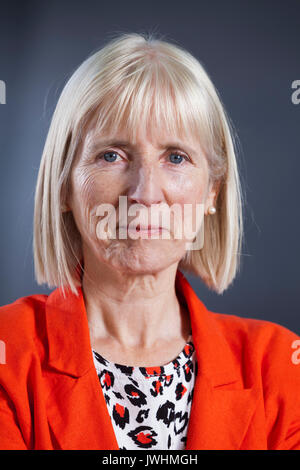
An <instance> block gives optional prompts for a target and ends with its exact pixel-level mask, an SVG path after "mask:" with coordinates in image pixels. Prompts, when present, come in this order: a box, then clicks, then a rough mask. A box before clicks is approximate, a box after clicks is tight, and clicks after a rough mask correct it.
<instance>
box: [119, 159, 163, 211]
mask: <svg viewBox="0 0 300 470" xmlns="http://www.w3.org/2000/svg"><path fill="white" fill-rule="evenodd" d="M127 198H128V201H129V202H130V203H131V204H135V203H138V204H143V205H145V206H151V204H160V203H161V202H163V200H164V198H163V190H162V187H161V182H160V178H159V176H158V175H157V174H156V173H155V169H154V168H153V167H151V166H150V165H147V166H146V165H145V166H144V165H143V166H142V165H141V166H140V167H139V168H137V169H136V170H135V172H134V174H133V175H132V178H131V183H130V188H129V191H128V194H127Z"/></svg>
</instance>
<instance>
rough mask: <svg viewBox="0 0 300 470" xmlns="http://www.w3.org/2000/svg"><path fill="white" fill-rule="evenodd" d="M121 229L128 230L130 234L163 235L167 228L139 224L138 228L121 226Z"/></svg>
mask: <svg viewBox="0 0 300 470" xmlns="http://www.w3.org/2000/svg"><path fill="white" fill-rule="evenodd" d="M119 228H122V229H126V230H127V231H128V232H139V233H161V232H163V231H164V230H166V229H165V228H163V227H161V226H158V225H141V224H138V225H137V226H136V227H130V226H129V225H127V226H120V227H119Z"/></svg>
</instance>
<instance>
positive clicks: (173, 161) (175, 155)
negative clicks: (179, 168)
mask: <svg viewBox="0 0 300 470" xmlns="http://www.w3.org/2000/svg"><path fill="white" fill-rule="evenodd" d="M172 157H175V158H172ZM178 157H179V158H178ZM183 159H184V156H183V155H180V153H171V154H170V160H171V162H172V163H176V164H178V163H181V162H182V160H183Z"/></svg>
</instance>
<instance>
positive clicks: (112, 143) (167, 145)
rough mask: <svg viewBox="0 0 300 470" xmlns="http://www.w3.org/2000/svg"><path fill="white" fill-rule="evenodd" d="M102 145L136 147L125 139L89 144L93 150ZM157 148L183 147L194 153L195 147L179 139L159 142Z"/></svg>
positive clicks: (104, 140) (105, 140) (98, 141)
mask: <svg viewBox="0 0 300 470" xmlns="http://www.w3.org/2000/svg"><path fill="white" fill-rule="evenodd" d="M102 146H111V147H124V148H128V149H134V148H135V147H136V146H135V145H134V144H132V143H131V142H128V141H126V140H116V139H103V140H97V141H96V142H94V143H93V144H92V145H91V149H92V151H95V150H97V149H98V148H99V147H102ZM158 148H159V149H176V148H181V149H184V148H185V149H186V150H187V151H188V152H189V153H196V150H195V149H193V148H192V147H189V146H188V145H186V144H185V143H184V142H179V141H177V142H176V141H173V142H166V143H164V144H161V145H160V146H159V147H158Z"/></svg>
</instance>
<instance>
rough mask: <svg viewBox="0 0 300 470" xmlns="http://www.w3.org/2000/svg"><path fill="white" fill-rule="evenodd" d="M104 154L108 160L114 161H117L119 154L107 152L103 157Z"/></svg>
mask: <svg viewBox="0 0 300 470" xmlns="http://www.w3.org/2000/svg"><path fill="white" fill-rule="evenodd" d="M102 156H103V158H104V160H105V161H106V162H114V161H116V159H117V156H118V155H117V153H116V152H106V153H103V155H101V157H102Z"/></svg>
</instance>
